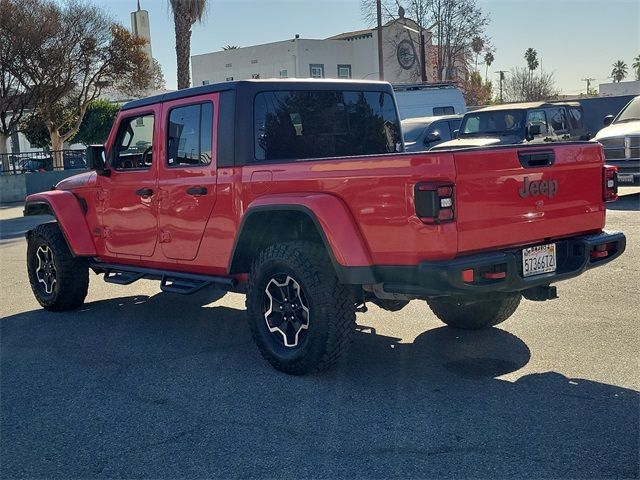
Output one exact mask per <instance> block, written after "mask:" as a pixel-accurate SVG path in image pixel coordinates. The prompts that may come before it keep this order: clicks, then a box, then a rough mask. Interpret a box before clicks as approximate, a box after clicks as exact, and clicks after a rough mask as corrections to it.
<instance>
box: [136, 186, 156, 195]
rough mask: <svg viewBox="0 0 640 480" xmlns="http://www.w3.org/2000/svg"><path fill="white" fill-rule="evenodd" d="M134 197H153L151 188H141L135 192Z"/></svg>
mask: <svg viewBox="0 0 640 480" xmlns="http://www.w3.org/2000/svg"><path fill="white" fill-rule="evenodd" d="M136 195H139V196H141V197H150V196H151V195H153V190H152V189H151V188H141V189H139V190H136Z"/></svg>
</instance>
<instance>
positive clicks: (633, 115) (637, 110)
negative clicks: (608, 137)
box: [614, 97, 640, 123]
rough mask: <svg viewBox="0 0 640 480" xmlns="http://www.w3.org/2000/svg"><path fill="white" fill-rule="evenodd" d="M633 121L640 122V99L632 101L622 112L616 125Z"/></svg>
mask: <svg viewBox="0 0 640 480" xmlns="http://www.w3.org/2000/svg"><path fill="white" fill-rule="evenodd" d="M633 120H640V97H636V98H634V99H633V100H631V102H629V104H628V105H627V106H626V107H624V109H623V110H622V111H621V112H620V114H619V115H618V118H616V121H615V122H614V123H624V122H631V121H633Z"/></svg>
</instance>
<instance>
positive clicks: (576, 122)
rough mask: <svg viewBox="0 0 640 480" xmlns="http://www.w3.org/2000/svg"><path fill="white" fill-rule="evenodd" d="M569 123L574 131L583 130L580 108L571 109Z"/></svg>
mask: <svg viewBox="0 0 640 480" xmlns="http://www.w3.org/2000/svg"><path fill="white" fill-rule="evenodd" d="M569 123H570V124H571V128H573V129H574V130H582V129H583V128H584V125H583V123H582V110H581V109H580V108H579V107H569Z"/></svg>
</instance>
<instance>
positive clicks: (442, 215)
mask: <svg viewBox="0 0 640 480" xmlns="http://www.w3.org/2000/svg"><path fill="white" fill-rule="evenodd" d="M438 220H453V210H452V209H450V208H446V209H442V210H440V211H439V212H438Z"/></svg>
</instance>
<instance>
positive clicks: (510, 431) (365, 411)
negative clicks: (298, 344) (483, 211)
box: [0, 292, 640, 478]
mask: <svg viewBox="0 0 640 480" xmlns="http://www.w3.org/2000/svg"><path fill="white" fill-rule="evenodd" d="M220 296H221V294H220V293H215V292H201V293H198V294H196V295H195V297H193V296H192V297H190V298H184V297H177V296H174V295H169V294H159V295H155V296H153V297H146V296H130V297H124V298H117V299H111V300H104V301H96V302H92V303H88V304H86V305H85V306H84V307H83V308H82V309H81V310H79V311H77V312H73V313H64V314H53V313H48V312H45V311H42V310H36V311H31V312H25V313H22V314H18V315H14V316H11V317H7V318H4V319H3V320H2V322H0V325H1V328H2V331H1V334H2V349H1V352H0V353H1V361H2V370H1V372H0V373H1V385H0V386H1V388H2V404H1V405H2V438H1V440H0V441H1V447H2V458H3V474H4V475H3V476H5V477H7V478H18V477H32V478H33V477H46V478H69V477H74V478H78V477H82V478H87V477H91V478H96V477H97V478H104V477H127V478H140V477H145V478H149V477H153V478H177V477H179V478H204V477H207V478H211V477H225V478H228V477H243V478H264V477H271V478H273V477H279V478H301V477H313V478H318V477H322V478H372V477H376V478H390V477H402V478H417V477H420V478H424V477H431V478H433V477H436V478H460V477H484V478H499V477H511V478H513V477H528V478H532V477H572V478H594V477H598V478H602V477H625V478H627V477H633V478H636V477H637V476H638V473H639V472H638V460H639V457H638V407H639V405H640V396H639V394H638V392H636V391H633V390H629V389H625V388H621V387H617V386H614V385H607V384H604V383H599V382H595V381H590V380H585V379H571V378H566V377H565V376H563V375H561V374H559V373H555V372H546V373H539V374H530V375H526V376H523V377H521V378H519V379H518V380H517V381H515V382H511V381H506V380H501V379H500V378H497V377H499V376H500V375H505V374H508V373H512V372H517V371H518V370H519V369H520V368H522V367H523V366H525V365H526V364H527V363H528V362H529V360H530V357H531V352H530V351H529V348H528V347H527V345H526V344H525V343H524V342H523V341H522V340H521V339H519V338H518V337H516V336H514V335H512V334H510V333H508V332H506V331H503V330H501V329H498V328H492V329H488V330H486V331H482V332H462V331H456V330H452V329H449V328H446V327H442V328H436V329H432V330H428V331H426V332H424V333H423V334H421V335H419V336H418V337H417V338H416V340H415V341H414V342H413V343H400V342H399V339H397V338H393V337H389V336H384V335H379V334H377V333H376V332H375V330H373V329H371V328H369V327H367V326H364V325H360V326H359V327H358V330H357V332H356V334H355V338H354V342H353V346H352V349H351V351H350V354H349V355H348V357H347V359H346V362H345V363H344V365H342V366H341V367H340V368H338V369H337V370H336V371H335V372H333V373H329V374H324V375H318V376H308V377H291V376H287V375H284V374H281V373H278V372H276V371H274V370H272V369H271V368H270V367H269V366H268V365H267V364H266V363H265V362H264V361H262V359H261V358H260V356H259V354H258V353H257V349H256V348H255V347H254V345H253V342H252V340H251V336H250V333H249V329H248V327H247V325H246V320H245V312H244V310H237V309H234V308H229V307H226V306H221V305H217V304H215V303H212V302H215V301H216V300H217V298H219V297H220ZM194 300H195V301H194Z"/></svg>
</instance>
